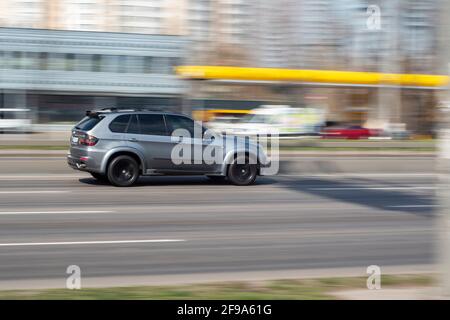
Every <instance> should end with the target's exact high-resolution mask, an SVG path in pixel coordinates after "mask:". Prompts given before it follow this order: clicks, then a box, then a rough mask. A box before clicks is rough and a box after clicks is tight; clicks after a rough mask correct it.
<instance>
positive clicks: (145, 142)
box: [127, 113, 173, 174]
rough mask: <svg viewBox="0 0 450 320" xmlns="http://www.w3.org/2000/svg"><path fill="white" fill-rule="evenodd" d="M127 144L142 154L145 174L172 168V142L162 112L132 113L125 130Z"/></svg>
mask: <svg viewBox="0 0 450 320" xmlns="http://www.w3.org/2000/svg"><path fill="white" fill-rule="evenodd" d="M127 140H128V145H129V146H131V147H133V148H136V149H138V150H140V151H141V153H143V154H144V157H145V167H146V172H145V173H146V174H151V173H157V172H158V171H166V170H170V169H172V167H173V165H172V161H171V159H170V155H171V150H172V142H171V137H170V136H169V135H168V131H167V128H166V124H165V121H164V116H163V115H162V114H153V113H151V114H150V113H148V114H134V115H132V118H131V120H130V124H129V126H128V130H127Z"/></svg>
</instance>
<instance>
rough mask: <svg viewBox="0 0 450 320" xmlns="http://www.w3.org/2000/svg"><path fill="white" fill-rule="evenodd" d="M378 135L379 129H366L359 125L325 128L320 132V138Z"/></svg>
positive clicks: (354, 137)
mask: <svg viewBox="0 0 450 320" xmlns="http://www.w3.org/2000/svg"><path fill="white" fill-rule="evenodd" d="M378 135H379V130H375V129H367V128H363V127H361V126H349V127H334V128H325V129H324V130H322V132H321V136H322V138H327V139H330V138H335V139H367V138H369V137H376V136H378Z"/></svg>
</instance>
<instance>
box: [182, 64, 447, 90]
mask: <svg viewBox="0 0 450 320" xmlns="http://www.w3.org/2000/svg"><path fill="white" fill-rule="evenodd" d="M176 73H177V74H178V75H179V76H181V77H182V78H186V79H204V80H237V81H254V82H255V81H282V82H308V83H318V84H341V85H346V84H348V85H368V86H374V85H375V86H377V85H391V86H402V87H426V88H443V87H445V86H446V85H447V84H448V81H449V77H448V76H444V75H431V74H394V73H378V72H357V71H334V70H296V69H275V68H243V67H223V66H179V67H176Z"/></svg>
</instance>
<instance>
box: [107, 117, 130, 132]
mask: <svg viewBox="0 0 450 320" xmlns="http://www.w3.org/2000/svg"><path fill="white" fill-rule="evenodd" d="M128 122H130V115H129V114H124V115H121V116H118V117H116V118H115V119H114V120H113V121H111V123H110V124H109V130H111V131H112V132H118V133H125V131H126V130H127V126H128Z"/></svg>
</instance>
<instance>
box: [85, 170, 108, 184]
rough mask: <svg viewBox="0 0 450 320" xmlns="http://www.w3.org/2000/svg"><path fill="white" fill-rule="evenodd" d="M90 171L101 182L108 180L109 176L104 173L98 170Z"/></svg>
mask: <svg viewBox="0 0 450 320" xmlns="http://www.w3.org/2000/svg"><path fill="white" fill-rule="evenodd" d="M89 173H90V174H91V176H92V177H94V178H95V179H96V180H98V181H101V182H106V181H108V178H107V177H106V175H104V174H101V173H98V172H89Z"/></svg>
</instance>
